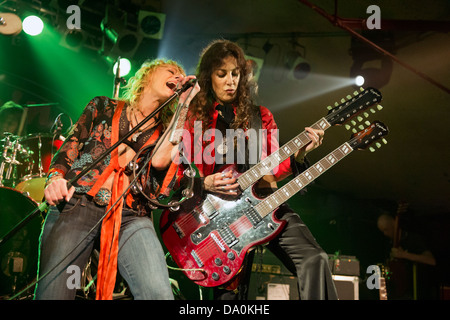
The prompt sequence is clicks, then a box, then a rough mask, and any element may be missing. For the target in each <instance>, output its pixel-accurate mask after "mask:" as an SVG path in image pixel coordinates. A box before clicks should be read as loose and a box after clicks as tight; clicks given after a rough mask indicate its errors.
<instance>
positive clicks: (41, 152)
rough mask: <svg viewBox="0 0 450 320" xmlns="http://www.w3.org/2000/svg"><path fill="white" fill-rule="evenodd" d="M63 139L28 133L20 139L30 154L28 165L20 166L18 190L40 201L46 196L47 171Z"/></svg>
mask: <svg viewBox="0 0 450 320" xmlns="http://www.w3.org/2000/svg"><path fill="white" fill-rule="evenodd" d="M62 143H63V141H62V140H60V139H54V138H53V135H50V134H42V133H40V134H36V135H28V136H26V137H23V138H22V139H21V140H20V144H21V146H22V147H23V148H24V149H26V150H28V154H29V155H30V156H29V158H28V161H27V162H26V165H22V166H19V167H18V169H17V171H18V175H19V177H20V179H19V181H20V182H19V183H18V184H17V185H16V186H15V189H16V190H19V191H21V192H22V193H24V194H25V195H27V196H29V197H31V198H32V199H33V200H34V201H36V202H38V203H40V202H42V199H43V197H44V186H45V179H46V176H47V172H48V170H49V167H50V163H51V161H52V158H53V155H54V154H55V152H56V151H57V150H58V149H59V148H60V147H61V145H62Z"/></svg>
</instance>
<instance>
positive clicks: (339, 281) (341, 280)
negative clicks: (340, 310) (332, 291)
mask: <svg viewBox="0 0 450 320" xmlns="http://www.w3.org/2000/svg"><path fill="white" fill-rule="evenodd" d="M332 277H333V281H334V285H335V286H336V291H337V295H338V299H339V300H359V277H356V276H341V275H332Z"/></svg>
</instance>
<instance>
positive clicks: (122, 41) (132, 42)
mask: <svg viewBox="0 0 450 320" xmlns="http://www.w3.org/2000/svg"><path fill="white" fill-rule="evenodd" d="M100 28H101V30H102V32H103V34H104V36H105V38H106V39H108V40H109V41H110V43H111V44H112V47H111V49H110V53H111V54H112V55H116V56H123V57H128V58H132V57H133V56H134V54H135V53H136V50H137V49H138V48H139V45H140V44H141V42H142V36H141V35H139V34H137V33H136V32H133V31H130V30H127V29H126V28H125V26H122V25H119V24H116V25H115V26H114V27H113V26H112V25H111V24H109V23H108V21H107V19H106V18H105V19H103V20H102V22H101V24H100ZM105 45H106V44H105V41H103V48H102V51H105V50H106V48H105Z"/></svg>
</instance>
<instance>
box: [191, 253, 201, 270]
mask: <svg viewBox="0 0 450 320" xmlns="http://www.w3.org/2000/svg"><path fill="white" fill-rule="evenodd" d="M191 256H192V258H194V260H195V262H196V263H197V265H198V267H199V268H201V267H203V262H202V260H200V258H199V256H198V254H197V252H195V250H192V251H191Z"/></svg>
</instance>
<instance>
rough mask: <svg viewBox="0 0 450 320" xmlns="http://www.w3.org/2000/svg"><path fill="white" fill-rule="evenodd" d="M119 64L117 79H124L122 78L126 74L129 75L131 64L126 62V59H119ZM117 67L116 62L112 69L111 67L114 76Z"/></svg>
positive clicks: (128, 61)
mask: <svg viewBox="0 0 450 320" xmlns="http://www.w3.org/2000/svg"><path fill="white" fill-rule="evenodd" d="M119 62H120V66H119V67H120V73H119V77H124V76H126V75H127V74H128V73H130V71H131V62H130V60H128V59H126V58H121V59H120V60H119ZM117 65H118V63H117V62H116V63H115V64H114V67H113V72H114V74H116V73H117Z"/></svg>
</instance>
